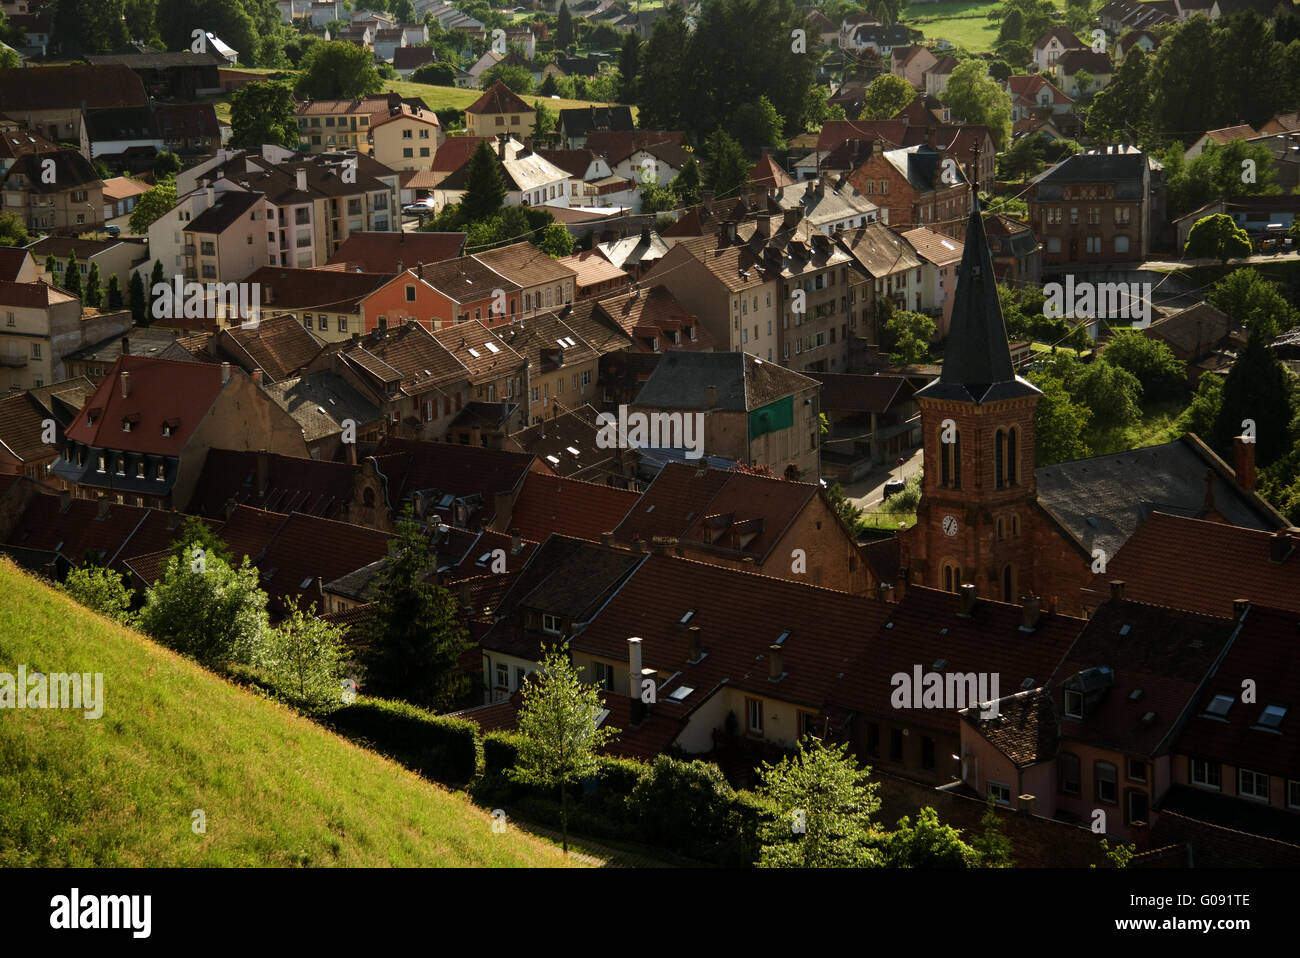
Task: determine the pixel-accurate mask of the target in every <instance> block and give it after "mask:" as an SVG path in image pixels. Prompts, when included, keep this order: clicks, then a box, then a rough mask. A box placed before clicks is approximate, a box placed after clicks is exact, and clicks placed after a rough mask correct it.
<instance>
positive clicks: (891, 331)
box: [880, 309, 934, 366]
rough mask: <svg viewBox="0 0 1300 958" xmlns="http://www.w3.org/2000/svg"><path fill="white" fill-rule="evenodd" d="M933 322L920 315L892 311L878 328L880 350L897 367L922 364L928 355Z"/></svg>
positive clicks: (932, 333) (932, 334) (903, 311)
mask: <svg viewBox="0 0 1300 958" xmlns="http://www.w3.org/2000/svg"><path fill="white" fill-rule="evenodd" d="M933 336H934V320H933V319H931V318H930V317H929V316H925V315H923V314H921V313H911V312H908V311H906V310H901V309H898V310H894V311H893V312H892V313H891V314H890V316H889V318H888V319H887V320H885V321H884V323H882V324H881V327H880V348H881V349H882V350H883V351H884V352H887V353H889V361H890V362H891V363H894V364H895V365H898V366H908V365H911V364H912V363H919V362H924V361H925V360H926V358H928V357H929V355H930V339H931V338H932V337H933Z"/></svg>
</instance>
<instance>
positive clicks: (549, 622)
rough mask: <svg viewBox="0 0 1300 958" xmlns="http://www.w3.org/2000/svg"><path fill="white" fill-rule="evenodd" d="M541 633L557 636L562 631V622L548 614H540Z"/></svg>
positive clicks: (557, 617)
mask: <svg viewBox="0 0 1300 958" xmlns="http://www.w3.org/2000/svg"><path fill="white" fill-rule="evenodd" d="M542 631H543V632H546V633H549V634H550V635H559V634H560V633H562V632H563V631H564V620H563V619H561V618H560V617H559V616H558V615H551V614H550V613H549V612H543V613H542Z"/></svg>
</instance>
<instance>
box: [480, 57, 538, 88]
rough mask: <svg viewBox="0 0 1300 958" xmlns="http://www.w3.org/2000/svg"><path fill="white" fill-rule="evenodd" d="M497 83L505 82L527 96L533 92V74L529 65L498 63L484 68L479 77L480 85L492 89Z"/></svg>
mask: <svg viewBox="0 0 1300 958" xmlns="http://www.w3.org/2000/svg"><path fill="white" fill-rule="evenodd" d="M497 83H504V84H505V85H506V86H508V87H510V89H512V90H514V91H515V92H516V93H518V94H519V95H520V96H527V95H528V94H529V93H532V92H533V75H532V74H531V73H529V72H528V68H527V67H521V66H515V65H514V64H511V63H498V64H497V65H496V66H494V67H492V68H491V69H488V70H484V71H483V75H482V76H481V77H479V86H480V87H481V88H482V89H484V90H490V89H491V88H492V87H493V86H494V85H496V84H497Z"/></svg>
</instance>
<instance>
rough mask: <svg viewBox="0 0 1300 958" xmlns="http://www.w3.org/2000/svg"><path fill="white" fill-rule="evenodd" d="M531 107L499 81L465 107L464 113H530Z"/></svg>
mask: <svg viewBox="0 0 1300 958" xmlns="http://www.w3.org/2000/svg"><path fill="white" fill-rule="evenodd" d="M532 109H533V108H532V107H531V106H529V105H528V102H527V101H526V100H524V99H523V97H521V96H520V95H519V94H518V93H516V92H515V91H514V90H512V89H510V87H508V86H506V85H505V84H504V83H502V82H501V81H500V80H498V81H497V82H496V83H494V84H492V86H491V87H489V88H488V89H487V90H486V91H484V93H483V95H482V96H481V97H479V98H478V99H477V100H475V101H474V102H473V103H471V104H470V105H469V106H467V107H465V112H466V113H475V114H484V113H531V112H532Z"/></svg>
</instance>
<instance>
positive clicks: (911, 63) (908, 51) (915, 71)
mask: <svg viewBox="0 0 1300 958" xmlns="http://www.w3.org/2000/svg"><path fill="white" fill-rule="evenodd" d="M938 62H939V59H938V57H936V56H935V55H934V54H933V53H931V52H930V51H929V49H927V48H926V47H922V46H917V45H915V44H914V45H912V46H908V47H894V48H893V49H892V51H891V52H890V57H889V72H890V73H892V74H893V75H894V76H896V77H902V78H903V79H904V80H906V81H907V82H908V83H910V84H911V85H912V86H914V87H916V88H917V89H918V90H923V89H925V74H926V71H927V70H929V69H930V68H931V67H933V66H934V65H935V64H936V63H938Z"/></svg>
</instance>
